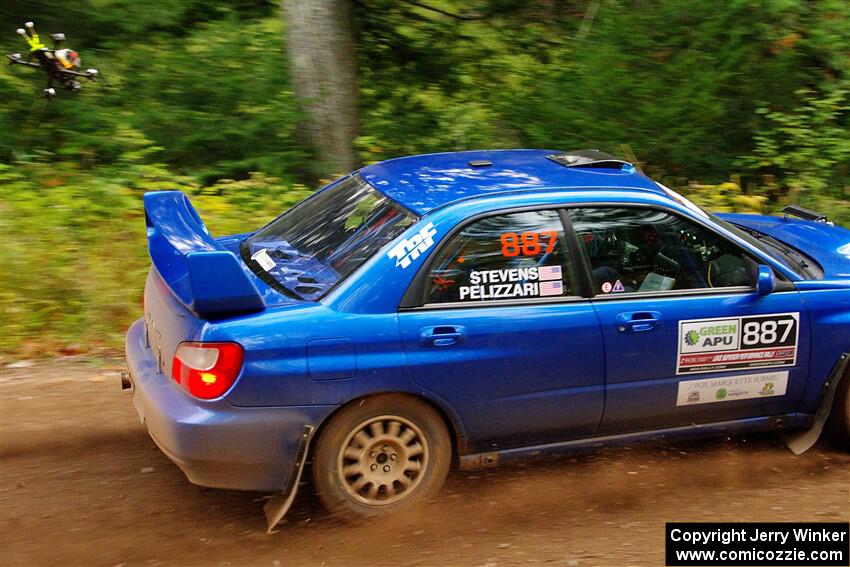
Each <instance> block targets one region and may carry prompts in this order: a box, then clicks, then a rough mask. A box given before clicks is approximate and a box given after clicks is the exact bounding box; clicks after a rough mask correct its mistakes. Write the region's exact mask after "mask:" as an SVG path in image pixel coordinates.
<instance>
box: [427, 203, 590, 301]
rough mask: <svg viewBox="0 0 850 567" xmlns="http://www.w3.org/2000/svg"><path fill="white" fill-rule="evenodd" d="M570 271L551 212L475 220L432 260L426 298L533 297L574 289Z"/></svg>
mask: <svg viewBox="0 0 850 567" xmlns="http://www.w3.org/2000/svg"><path fill="white" fill-rule="evenodd" d="M575 290H576V284H575V270H574V269H573V265H572V263H571V261H570V258H569V253H568V248H567V246H566V243H565V241H564V231H563V226H562V224H561V220H560V217H559V216H558V213H557V212H556V211H525V212H518V213H510V214H505V215H499V216H493V217H488V218H485V219H481V220H479V221H475V222H473V223H471V224H470V225H468V226H466V227H465V228H463V229H462V230H461V231H460V232H458V233H457V234H455V235H454V236H453V237H452V238H451V240H450V241H449V242H448V244H447V245H446V246H444V247H443V248H442V249H441V250H440V251H439V252H438V254H437V255H436V257H435V259H434V261H433V262H432V263H431V265H430V268H429V272H428V274H427V281H426V293H425V296H426V297H425V302H426V303H466V302H471V301H498V300H507V299H535V298H546V297H560V296H565V295H575V294H576V291H575Z"/></svg>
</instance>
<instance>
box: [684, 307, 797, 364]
mask: <svg viewBox="0 0 850 567" xmlns="http://www.w3.org/2000/svg"><path fill="white" fill-rule="evenodd" d="M799 323H800V314H799V313H776V314H770V315H753V316H749V317H728V318H714V319H693V320H688V321H679V346H678V352H677V355H676V356H677V361H676V374H697V373H700V372H717V371H720V370H735V369H740V368H757V367H766V366H793V365H794V364H796V362H797V336H798V334H799V327H800V324H799Z"/></svg>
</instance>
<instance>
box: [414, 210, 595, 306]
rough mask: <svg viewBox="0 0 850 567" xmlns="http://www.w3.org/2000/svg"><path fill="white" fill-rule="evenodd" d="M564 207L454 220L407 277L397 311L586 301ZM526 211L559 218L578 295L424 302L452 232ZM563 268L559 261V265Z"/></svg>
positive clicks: (587, 291)
mask: <svg viewBox="0 0 850 567" xmlns="http://www.w3.org/2000/svg"><path fill="white" fill-rule="evenodd" d="M563 208H564V205H561V204H549V205H539V204H538V205H526V206H520V207H510V208H507V209H499V210H495V211H486V212H483V213H478V214H475V215H472V216H471V217H469V218H466V219H464V220H463V222H459V223H457V224H456V225H455V226H454V227H453V228H452V229H451V230H450V231H449V232H448V233H447V234H446V235H445V236H444V237H443V239H442V240H441V241H440V244H439V246H435V247H434V248H433V249H432V250H431V251H430V252H429V254H428V257H427V258H425V261H424V262H423V263H422V267H421V268H419V271H418V272H417V273H416V275H415V276H414V277H413V280H411V282H410V285H408V286H407V290H406V291H405V292H404V295H403V296H402V298H401V302H400V303H399V306H398V311H418V310H428V311H432V310H441V309H457V308H475V307H489V306H492V307H506V306H517V305H530V304H532V305H547V304H555V303H576V302H579V301H587V300H588V299H590V294H591V293H592V288H586V287H585V285H586V282H588V281H589V280H588V279H587V275H586V274H584V268H583V266H580V265H578V264H576V262H575V255H574V253H573V249H572V248H573V246H574V245H575V244H574V243H573V242H572V241H574V240H575V235H574V234H573V232H572V231H571V230H567V226H565V225H564V217H563V216H562V215H561V210H562V209H563ZM529 211H552V212H554V213H556V214H557V215H558V219H559V220H560V221H561V230H562V231H563V239H564V243H565V244H566V245H567V253H566V254H564V257H565V259H569V260H571V261H572V263H573V265H574V268H575V271H576V279H577V280H578V281H577V282H576V283H577V285H578V288H579V289H577V290H576V291H577V292H578V293H579V295H564V296H554V297H551V298H542V297H535V298H530V299H529V298H517V299H500V300H495V301H453V302H447V303H426V302H425V297H424V295H425V283H426V281H427V279H428V274H430V273H431V264H433V262H434V259H435V258H436V257H437V255H438V254H439V253H440V252H441V251H442V250H443V249H444V248H445V247H446V246H448V244H449V243H450V242H451V241H452V239H454V237H455V235H457V233H458V232H460V231H461V230H463V229H465V228H466V227H468V226H470V225H472V224H473V223H476V222H478V221H480V220H481V219H485V218H491V217H499V216H504V215H510V214H513V213H524V212H529ZM562 267H563V264H562Z"/></svg>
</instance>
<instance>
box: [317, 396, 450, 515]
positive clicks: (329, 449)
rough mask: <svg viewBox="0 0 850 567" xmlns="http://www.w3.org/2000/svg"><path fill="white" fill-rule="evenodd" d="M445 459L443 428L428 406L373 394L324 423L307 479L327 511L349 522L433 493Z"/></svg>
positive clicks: (446, 464) (446, 436)
mask: <svg viewBox="0 0 850 567" xmlns="http://www.w3.org/2000/svg"><path fill="white" fill-rule="evenodd" d="M451 456H452V449H451V439H450V438H449V432H448V429H447V428H446V424H445V423H444V422H443V419H442V418H441V416H440V415H439V414H438V413H437V412H436V411H435V410H434V409H433V408H432V407H430V406H429V405H427V404H425V403H423V402H420V401H418V400H416V399H414V398H411V397H408V396H404V395H384V396H376V397H373V398H365V399H363V400H360V401H356V402H354V403H352V404H351V405H350V406H348V407H346V408H344V409H343V410H342V411H340V412H339V413H338V414H337V415H335V416H334V417H333V418H331V420H330V422H328V424H327V426H326V427H325V428H324V429H323V430H322V432H321V434H320V437H319V439H318V442H317V443H316V449H315V453H314V458H313V480H314V482H315V486H316V490H317V491H318V493H319V497H320V498H321V499H322V502H323V503H324V505H325V507H326V508H327V509H328V510H329V511H330V512H331V513H332V514H334V515H335V516H338V517H340V518H343V519H344V520H347V521H351V522H356V521H359V520H364V519H368V518H376V517H379V516H385V515H388V514H392V513H396V512H399V511H401V510H404V509H407V508H409V507H411V506H413V505H415V504H417V503H420V502H423V501H425V500H429V499H431V498H433V497H434V496H436V495H437V493H438V492H439V490H440V487H441V486H442V485H443V482H444V481H445V479H446V475H447V474H448V472H449V465H450V464H451Z"/></svg>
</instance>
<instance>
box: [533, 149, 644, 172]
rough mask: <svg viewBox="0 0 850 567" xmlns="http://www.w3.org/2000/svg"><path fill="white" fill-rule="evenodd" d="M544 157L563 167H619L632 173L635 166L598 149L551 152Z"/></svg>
mask: <svg viewBox="0 0 850 567" xmlns="http://www.w3.org/2000/svg"><path fill="white" fill-rule="evenodd" d="M546 158H547V159H550V160H552V161H554V162H555V163H557V164H560V165H563V166H565V167H581V168H591V169H593V168H600V169H619V170H622V171H624V172H626V173H632V172H634V170H635V166H634V165H632V164H631V163H629V162H627V161H625V160H622V159H618V158H615V157H614V156H612V155H611V154H606V153H605V152H600V151H599V150H576V151H571V152H564V153H562V154H552V155H550V156H546Z"/></svg>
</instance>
